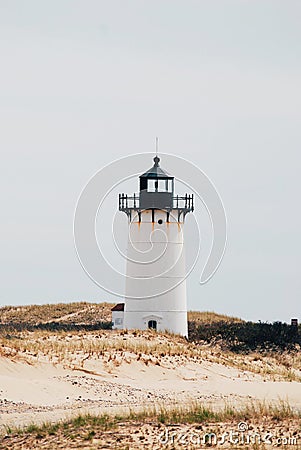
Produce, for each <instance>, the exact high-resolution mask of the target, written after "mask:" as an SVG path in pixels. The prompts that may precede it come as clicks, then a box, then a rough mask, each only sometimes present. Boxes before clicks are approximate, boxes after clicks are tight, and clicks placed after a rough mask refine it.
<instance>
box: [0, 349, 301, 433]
mask: <svg viewBox="0 0 301 450" xmlns="http://www.w3.org/2000/svg"><path fill="white" fill-rule="evenodd" d="M187 399H198V400H201V401H204V403H205V404H206V405H208V404H212V405H213V406H215V405H216V406H223V405H224V404H225V403H231V404H235V405H240V404H242V402H246V401H250V400H251V399H260V400H264V399H266V400H269V401H271V400H275V401H277V400H279V399H282V400H286V401H289V402H290V404H291V405H292V406H295V407H296V408H298V409H299V408H300V409H301V383H297V382H284V381H282V382H281V381H264V379H263V378H262V377H261V376H260V375H255V374H253V373H251V372H242V371H239V370H237V369H234V368H231V367H226V366H224V365H222V364H216V363H212V362H209V361H201V362H193V361H187V362H186V363H183V362H181V361H178V360H177V359H176V358H174V357H169V358H168V359H166V358H165V359H164V363H162V364H161V365H156V364H155V363H154V364H145V362H143V361H137V360H135V359H133V360H131V359H128V360H124V361H122V362H121V363H120V365H119V366H117V367H115V366H114V365H112V366H109V367H108V365H107V364H105V362H104V361H103V359H102V358H98V359H97V358H91V359H89V360H88V361H86V363H85V365H84V370H72V369H71V368H64V367H63V366H62V365H56V366H55V365H53V364H52V363H50V362H47V360H45V361H44V362H34V361H33V362H32V363H30V364H29V363H28V362H26V361H22V360H16V361H13V360H11V359H8V358H3V357H2V358H0V425H2V426H3V425H4V424H11V425H24V424H28V423H32V422H42V421H45V420H51V421H52V420H53V421H55V420H58V419H61V418H66V417H70V415H72V414H76V413H79V412H84V411H85V412H87V411H90V412H115V411H120V410H121V409H122V410H127V411H128V409H129V408H131V409H135V408H138V409H139V408H145V407H148V406H149V407H153V406H154V405H160V404H164V405H165V406H166V405H173V404H175V403H178V404H184V403H185V402H186V401H187Z"/></svg>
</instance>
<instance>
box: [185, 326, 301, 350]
mask: <svg viewBox="0 0 301 450" xmlns="http://www.w3.org/2000/svg"><path fill="white" fill-rule="evenodd" d="M189 339H190V340H193V341H205V342H207V343H216V342H222V343H223V344H224V345H225V346H227V347H228V348H229V349H230V350H232V351H248V350H256V349H273V348H275V349H276V348H277V349H282V350H285V349H290V348H294V347H295V345H296V344H299V345H300V344H301V333H299V328H298V327H296V326H292V325H288V324H287V323H283V322H274V323H263V322H232V323H230V322H225V321H221V322H214V323H210V324H209V323H207V324H206V323H205V324H202V325H196V324H195V323H193V322H190V323H189Z"/></svg>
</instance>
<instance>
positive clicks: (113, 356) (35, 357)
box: [0, 330, 301, 382]
mask: <svg viewBox="0 0 301 450" xmlns="http://www.w3.org/2000/svg"><path fill="white" fill-rule="evenodd" d="M0 355H1V356H4V357H8V358H11V359H15V360H17V359H22V360H26V361H28V362H30V363H34V362H37V361H45V360H46V361H47V360H49V361H51V362H53V363H55V364H63V365H65V366H67V367H70V368H75V366H76V367H81V368H84V367H85V364H86V363H87V361H88V360H95V359H99V358H102V359H103V361H104V362H105V363H110V364H111V365H114V366H118V365H120V364H122V363H123V362H131V361H141V362H144V363H145V364H155V365H161V366H164V365H165V364H168V363H170V361H171V360H172V361H173V363H174V364H182V363H185V362H188V361H193V362H198V363H202V361H209V362H212V363H217V364H222V365H224V366H228V367H234V368H236V369H237V370H239V371H246V372H252V373H255V374H259V375H261V376H263V377H264V379H266V380H274V381H276V380H277V381H278V380H279V381H281V380H285V381H299V382H301V355H300V352H294V353H293V352H285V353H281V354H280V353H276V352H273V353H266V354H264V355H263V354H259V353H256V352H253V353H248V354H247V355H244V354H236V353H233V352H230V351H227V350H221V349H220V348H219V347H218V346H215V347H213V346H210V345H200V344H198V343H194V342H187V341H186V340H185V339H184V338H181V337H179V336H173V335H170V334H167V333H156V332H155V331H153V330H147V331H144V332H142V331H138V330H136V331H135V330H134V331H130V332H127V331H120V330H114V331H111V330H101V331H91V332H84V331H76V332H75V331H72V332H65V331H61V332H55V333H54V332H49V331H42V330H36V331H33V332H29V331H23V332H15V333H13V334H3V333H0Z"/></svg>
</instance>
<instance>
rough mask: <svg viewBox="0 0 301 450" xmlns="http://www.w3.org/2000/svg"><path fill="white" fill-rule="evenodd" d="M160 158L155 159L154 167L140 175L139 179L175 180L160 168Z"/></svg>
mask: <svg viewBox="0 0 301 450" xmlns="http://www.w3.org/2000/svg"><path fill="white" fill-rule="evenodd" d="M159 162H160V158H159V157H158V156H155V157H154V165H153V167H151V168H150V169H149V170H147V171H146V172H144V173H143V174H142V175H140V177H139V178H174V177H172V176H171V175H169V173H168V172H166V171H165V170H163V169H161V167H160V166H159Z"/></svg>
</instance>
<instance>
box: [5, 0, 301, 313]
mask: <svg viewBox="0 0 301 450" xmlns="http://www.w3.org/2000/svg"><path fill="white" fill-rule="evenodd" d="M300 23H301V3H300V1H299V0H296V1H293V0H282V1H277V0H270V1H268V0H249V1H247V0H233V1H231V0H220V1H215V0H208V1H203V0H195V1H193V0H185V1H184V0H182V1H177V0H160V1H155V0H152V1H142V0H132V1H127V0H120V1H116V0H110V1H101V0H95V1H93V0H85V1H83V0H80V1H76V0H72V1H71V0H70V1H67V0H52V1H49V2H46V1H44V2H41V1H40V0H36V1H33V0H27V1H26V2H25V1H18V0H0V56H1V60H0V149H1V161H0V189H1V237H0V239H1V249H0V264H1V280H0V303H1V305H17V304H28V303H45V302H58V301H63V302H69V301H79V300H87V301H106V300H109V301H112V302H114V301H120V300H119V299H117V298H113V297H112V296H109V295H108V294H107V293H106V292H104V291H102V290H101V289H100V288H98V287H97V286H96V285H95V284H93V282H92V281H91V280H90V279H89V278H88V277H87V275H86V274H85V273H84V271H83V270H82V268H81V266H80V264H79V262H78V259H77V256H76V252H75V249H74V244H73V233H72V222H73V215H74V209H75V205H76V202H77V198H78V196H79V194H80V192H81V190H82V188H83V186H84V185H85V184H86V182H87V181H88V179H89V178H90V177H91V176H92V175H93V174H94V173H95V172H96V171H97V170H98V169H100V168H101V167H103V166H104V165H105V164H108V163H110V162H111V161H112V160H113V159H116V158H119V157H123V156H126V155H128V154H131V153H139V152H150V151H153V150H154V141H155V136H159V138H160V150H161V151H162V152H166V153H171V154H174V155H178V156H181V157H184V158H187V159H188V160H190V161H191V162H193V163H194V164H196V165H198V166H199V167H200V168H201V169H202V170H203V171H204V172H205V173H206V174H207V175H208V176H209V178H210V179H211V180H212V181H213V182H214V184H215V186H216V187H217V189H218V191H219V193H220V195H221V197H222V199H223V202H224V205H225V209H226V213H227V218H228V245H227V250H226V253H225V256H224V259H223V262H222V264H221V266H220V268H219V269H218V271H217V273H216V274H215V276H214V277H213V278H212V279H211V280H210V282H209V283H207V284H206V285H204V286H201V285H199V283H198V278H199V273H194V274H192V276H191V277H189V279H188V307H189V309H199V310H212V311H216V312H219V313H226V314H230V315H235V316H240V317H242V318H245V319H250V320H259V319H261V320H268V321H274V320H285V321H288V320H290V318H291V317H299V319H301V306H300V305H301V302H300V297H301V295H300V294H301V277H300V251H301V245H300V242H301V238H300V230H301V220H300V218H301V213H300V198H299V197H300V185H301V181H300V169H301V167H300V161H301V157H300V141H301V139H300V138H301V124H300V118H301V117H300V115H301V85H300V80H301V52H300V47H301V27H300ZM150 165H151V161H150V164H149V166H150ZM162 165H163V166H164V162H163V161H162ZM148 168H149V167H141V172H144V171H145V170H146V169H148ZM166 169H167V170H168V167H166ZM186 181H187V182H188V183H189V180H186Z"/></svg>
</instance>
